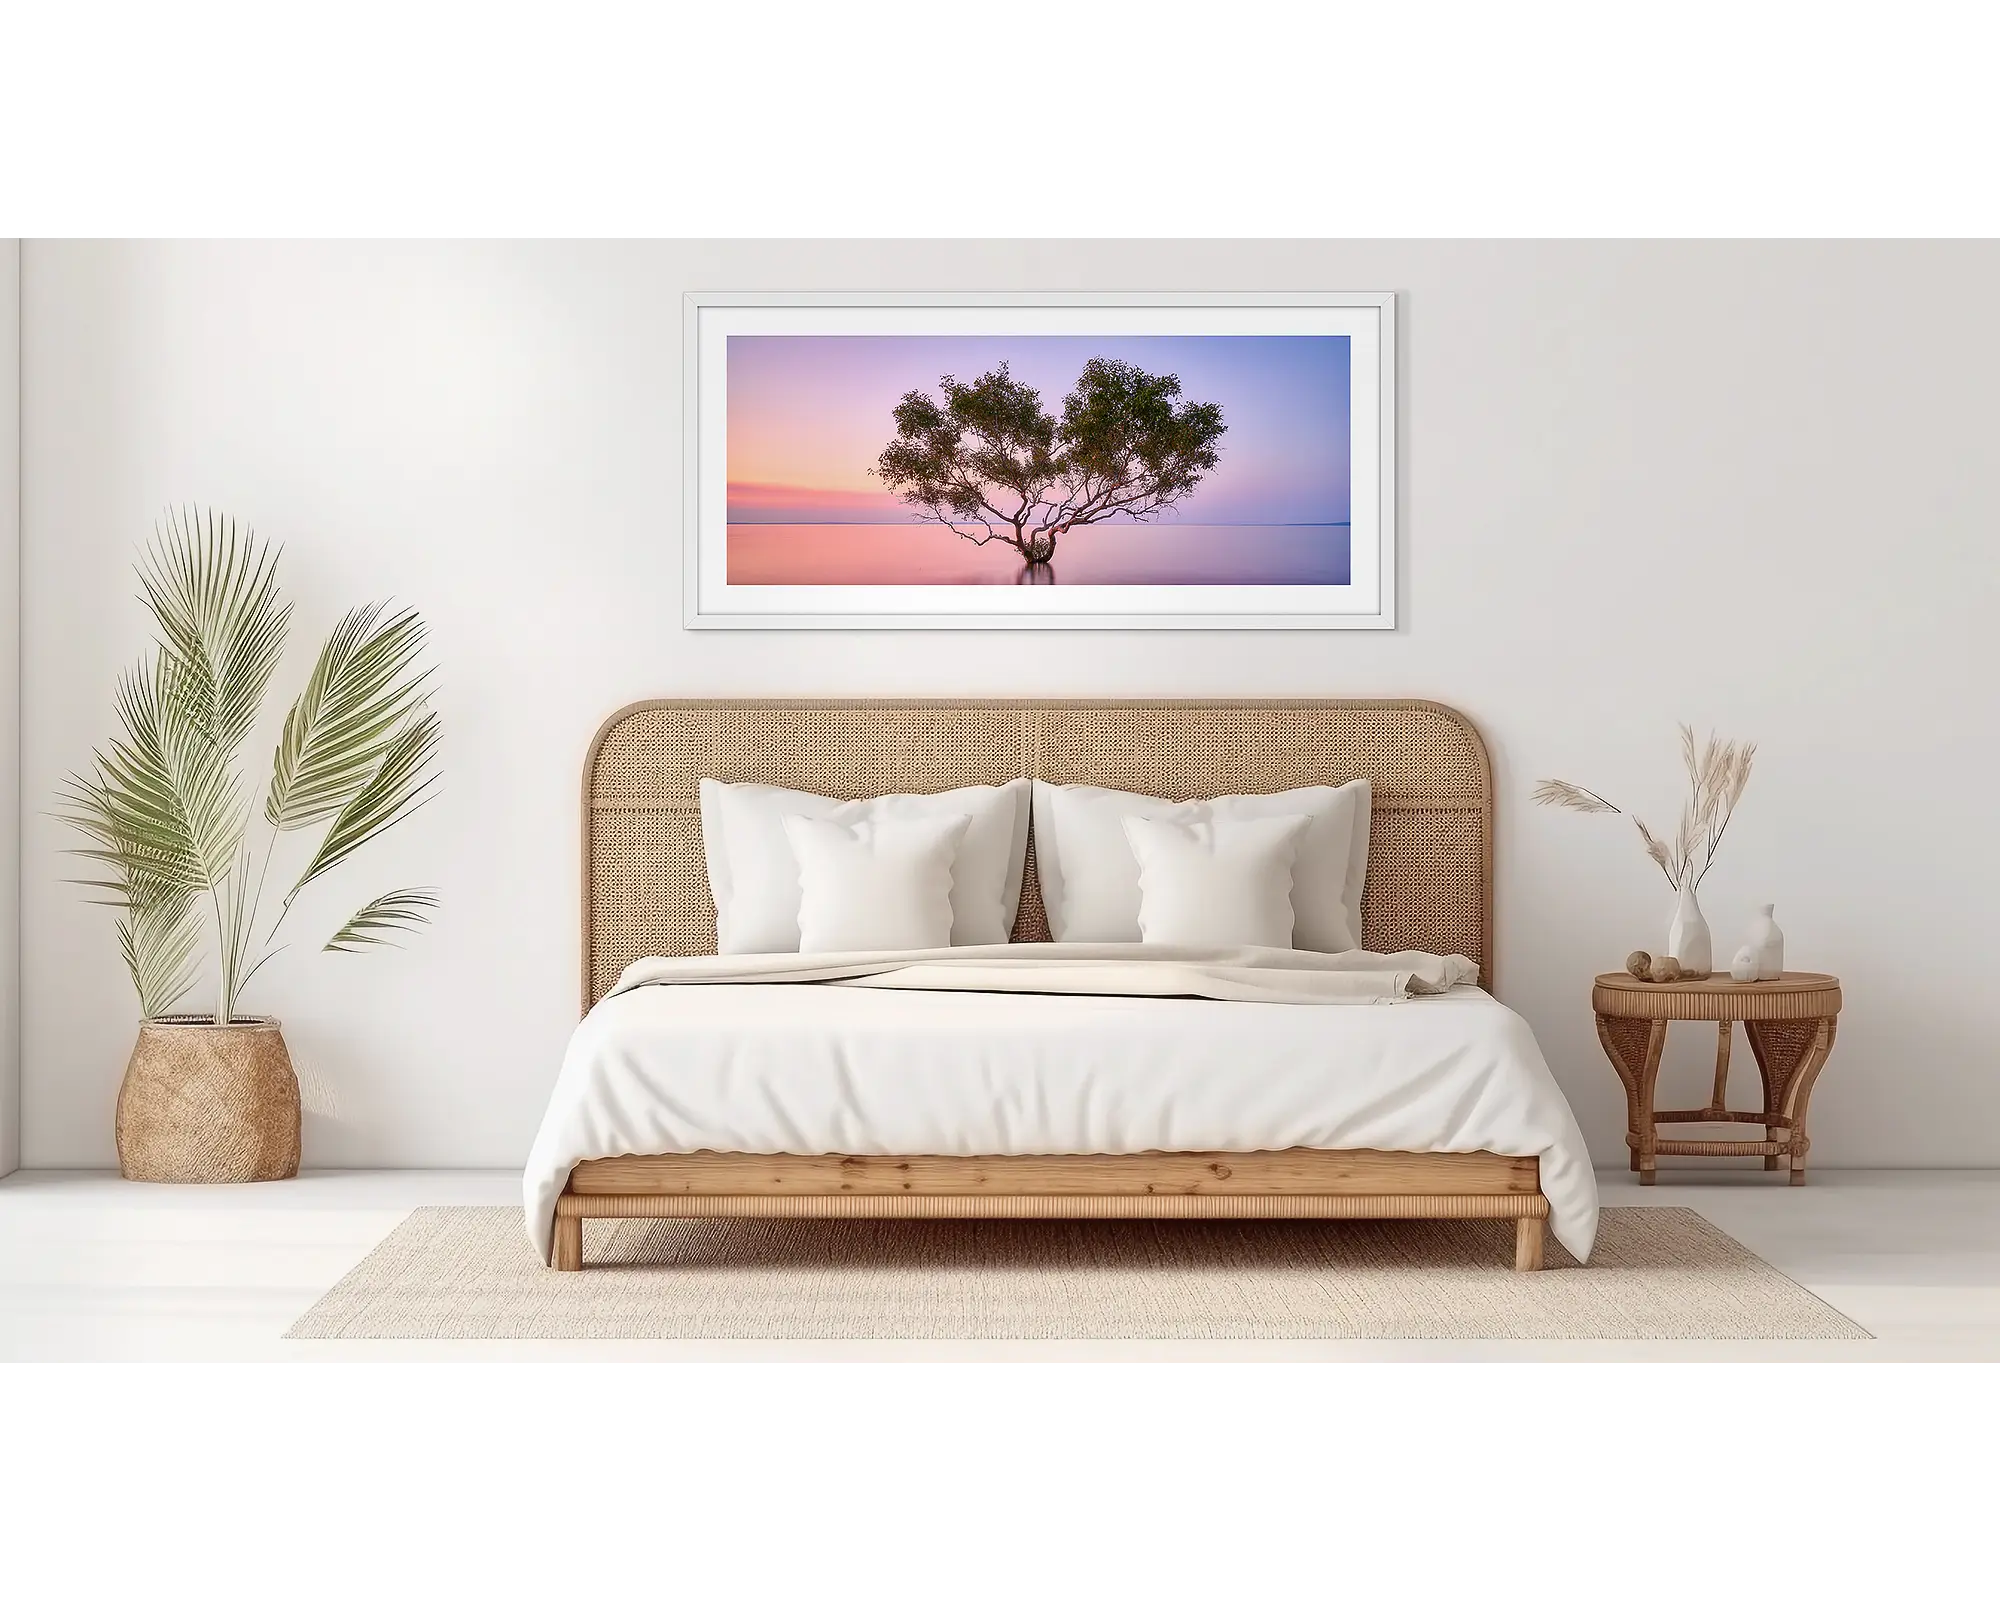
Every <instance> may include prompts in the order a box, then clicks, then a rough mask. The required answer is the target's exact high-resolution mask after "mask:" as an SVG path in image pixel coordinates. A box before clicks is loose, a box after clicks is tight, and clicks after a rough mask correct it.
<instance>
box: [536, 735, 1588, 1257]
mask: <svg viewBox="0 0 2000 1600" xmlns="http://www.w3.org/2000/svg"><path fill="white" fill-rule="evenodd" d="M703 777H713V778H719V779H723V780H725V781H731V782H754V783H766V784H775V785H781V786H785V787H789V788H797V789H805V790H810V791H813V792H816V793H820V794H826V795H831V796H837V797H853V798H860V797H865V796H868V795H873V794H882V793H891V792H922V793H928V792H934V791H938V790H944V789H950V788H955V787H959V786H963V785H969V784H997V783H1002V782H1005V781H1007V780H1008V779H1011V778H1017V777H1035V778H1041V779H1044V780H1046V781H1048V782H1053V783H1063V784H1071V783H1090V784H1098V785H1104V786H1107V787H1115V788H1121V789H1130V790H1136V791H1142V792H1146V793H1151V794H1157V795H1161V796H1164V797H1169V798H1175V799H1180V798H1192V797H1208V796H1213V795H1217V794H1222V793H1230V792H1237V793H1242V792H1273V791H1277V790H1282V789H1289V788H1294V787H1299V786H1302V785H1308V784H1338V783H1343V782H1347V781H1349V780H1351V779H1354V778H1360V777H1365V778H1367V779H1369V780H1370V783H1371V786H1372V789H1373V800H1372V812H1373V818H1372V825H1371V828H1370V832H1369V863H1368V878H1367V892H1366V896H1365V898H1364V901H1363V906H1362V913H1363V943H1364V945H1365V946H1366V948H1367V949H1368V950H1370V951H1391V952H1396V951H1410V952H1417V951H1427V952H1433V953H1436V954H1437V955H1442V956H1460V957H1465V958H1469V960H1470V961H1471V962H1476V963H1477V972H1478V986H1477V987H1473V986H1470V985H1465V984H1461V985H1459V986H1457V987H1454V988H1452V989H1451V990H1450V992H1448V993H1445V994H1440V995H1438V996H1436V997H1435V998H1433V999H1429V1000H1420V1001H1413V1002H1410V1003H1408V1004H1403V1005H1386V1006H1384V1005H1333V1006H1317V1005H1276V1004H1273V1005H1264V1004H1254V1005H1218V1004H1215V1003H1213V1002H1212V1001H1210V1000H1205V999H1200V998H1182V997H1179V996H1180V995H1183V994H1188V993H1193V992H1196V991H1193V990H1179V991H1170V992H1169V995H1168V996H1156V995H1152V994H1150V993H1120V992H1115V990H1116V987H1117V986H1115V985H1114V986H1113V991H1114V992H1079V993H1049V992H1044V993H1034V994H1022V993H996V992H988V991H987V990H985V989H983V988H981V987H980V986H979V985H978V984H962V983H952V984H949V985H946V986H943V987H939V988H933V987H931V986H930V985H927V984H908V985H904V980H902V979H899V978H898V977H897V976H895V975H894V974H893V973H890V974H888V975H886V976H885V975H883V974H882V973H881V972H879V971H878V972H876V973H875V974H874V975H873V977H872V978H871V977H860V978H856V979H854V980H853V982H852V983H851V984H850V983H838V984H827V983H823V982H818V981H806V982H800V981H788V980H790V979H794V978H797V977H798V976H799V975H800V974H798V973H795V972H786V971H783V970H779V971H775V972H762V973H760V972H756V971H753V972H750V973H748V974H733V975H727V981H715V982H710V981H705V980H703V979H701V978H699V977H697V979H696V980H693V981H688V980H684V979H682V978H680V977H670V978H668V979H665V980H663V981H660V982H651V981H646V980H645V978H644V970H645V969H646V968H647V967H653V968H658V969H660V971H661V972H663V973H664V972H668V971H669V969H675V968H687V969H692V970H694V971H695V972H696V973H697V974H701V973H704V972H707V971H709V970H710V967H711V966H712V963H711V964H704V963H702V962H688V961H686V960H677V961H672V960H670V961H666V962H658V961H651V962H649V961H648V959H647V958H658V957H668V958H687V957H713V955H714V951H715V948H716V942H715V911H714V906H713V903H712V900H711V898H710V895H709V890H708V883H707V874H706V868H705V865H704V857H703V849H702V840H701V824H700V811H699V803H698V799H697V785H698V783H699V780H700V779H701V778H703ZM1492 846H1493V796H1492V779H1491V771H1490V767H1489V763H1488V759H1487V755H1486V750H1485V746H1484V744H1483V742H1482V741H1481V739H1480V737H1479V735H1478V733H1477V732H1476V730H1475V729H1474V728H1473V727H1472V725H1471V724H1470V723H1469V722H1468V721H1467V720H1466V719H1465V718H1464V717H1463V716H1461V715H1459V714H1458V713H1457V712H1455V711H1452V710H1450V709H1449V708H1447V707H1444V706H1441V705H1436V704H1432V703H1429V702H1422V701H1407V700H1242V701H1184V700H1174V701H1162V700H1149V701H1073V700H1056V701H1022V700H982V701H935V700H782V701H771V700H757V701H750V700H654V701H646V702H642V703H640V704H637V705H633V706H628V707H626V708H625V709H623V710H621V711H619V712H618V713H616V714H615V715H614V716H612V717H611V718H610V719H609V720H608V721H607V722H606V723H605V724H604V726H603V728H602V729H601V730H600V732H599V733H598V736H597V738H596V739H595V740H594V741H593V743H592V745H591V748H590V751H589V754H588V756H587V758H586V761H585V765H584V779H583V878H582V888H583V921H582V974H581V976H582V1001H583V1007H584V1010H585V1013H586V1015H585V1017H584V1020H583V1022H582V1023H581V1024H580V1026H579V1029H578V1031H577V1035H576V1038H575V1040H573V1042H572V1045H571V1049H570V1052H569V1055H568V1057H567V1058H566V1060H565V1064H564V1068H563V1072H562V1075H561V1076H560V1077H559V1079H558V1082H557V1085H556V1088H555V1091H554V1093H553V1095H552V1098H551V1105H550V1110H549V1114H548V1116H547V1117H546V1118H545V1119H544V1123H543V1126H542V1130H541V1132H540V1134H539V1135H538V1137H537V1141H536V1146H535V1150H534V1152H533V1153H532V1154H531V1157H530V1161H529V1166H528V1171H527V1174H526V1178H525V1185H524V1199H525V1202H526V1206H527V1215H528V1225H529V1232H530V1237H531V1238H532V1239H533V1240H534V1242H535V1243H536V1245H537V1247H538V1248H539V1249H540V1250H541V1251H542V1253H543V1255H544V1259H546V1260H547V1261H548V1262H549V1264H550V1265H551V1266H553V1267H554V1268H556V1269H558V1270H576V1269H578V1268H580V1267H581V1266H583V1264H584V1257H583V1230H582V1224H583V1221H584V1219H585V1218H591V1217H613V1218H616V1217H715V1216H770V1215H785V1216H815V1217H840V1216H869V1217H881V1216H922V1217H981V1216H1010V1217H1020V1216H1030V1217H1035V1216H1041V1217H1155V1218H1169V1217H1231V1218H1260V1217H1331V1218H1358V1217H1465V1218H1491V1219H1494V1220H1495V1222H1496V1224H1497V1225H1499V1226H1502V1227H1505V1226H1507V1225H1509V1224H1511V1228H1512V1233H1513V1240H1514V1252H1513V1260H1514V1265H1515V1267H1516V1268H1518V1269H1521V1270H1533V1269H1536V1268H1539V1267H1540V1266H1541V1265H1542V1263H1543V1249H1544V1247H1543V1235H1544V1229H1545V1226H1546V1225H1547V1224H1548V1222H1549V1220H1550V1217H1551V1197H1552V1196H1553V1197H1554V1198H1555V1201H1556V1205H1557V1214H1556V1219H1555V1220H1556V1226H1557V1231H1558V1236H1559V1237H1561V1238H1562V1239H1563V1241H1564V1243H1565V1244H1566V1245H1567V1246H1568V1247H1569V1248H1570V1249H1571V1251H1572V1253H1573V1254H1575V1255H1577V1256H1578V1258H1579V1259H1582V1258H1583V1257H1584V1256H1586V1255H1587V1254H1588V1250H1589V1245H1590V1238H1591V1235H1592V1233H1593V1232H1594V1227H1595V1215H1596V1197H1595V1188H1594V1183H1593V1181H1592V1179H1591V1175H1590V1167H1589V1162H1588V1158H1587V1155H1586V1154H1585V1152H1584V1150H1583V1145H1582V1139H1581V1136H1580V1134H1579V1133H1578V1132H1577V1130H1576V1125H1575V1121H1574V1118H1573V1117H1572V1116H1571V1115H1570V1113H1569V1108H1568V1106H1567V1104H1566V1103H1565V1102H1564V1101H1563V1098H1562V1095H1561V1092H1560V1090H1559V1089H1558V1088H1557V1087H1556V1085H1555V1083H1554V1080H1553V1079H1552V1078H1551V1077H1550V1076H1549V1074H1548V1069H1547V1067H1546V1064H1545V1063H1544V1062H1543V1061H1542V1059H1541V1055H1540V1052H1539V1050H1538V1049H1537V1048H1536V1046H1535V1043H1534V1039H1533V1035H1532V1033H1531V1032H1529V1030H1528V1029H1527V1026H1526V1024H1525V1023H1523V1022H1522V1021H1521V1019H1520V1018H1519V1017H1517V1016H1516V1015H1515V1014H1514V1013H1513V1012H1511V1011H1509V1010H1507V1008H1505V1007H1504V1006H1502V1005H1500V1004H1499V1003H1498V1002H1497V1001H1496V1000H1494V999H1493V998H1492V995H1491V990H1492V985H1493V979H1494V951H1493V926H1492V922H1493V912H1492V905H1493V876H1492ZM1033 848H1034V842H1033V839H1032V836H1031V837H1030V840H1029V852H1030V854H1029V864H1028V870H1027V871H1026V873H1025V874H1024V877H1023V886H1022V894H1021V903H1020V908H1019V913H1018V916H1017V918H1016V920H1015V924H1014V928H1013V935H1012V938H1013V942H1012V944H1011V945H1010V946H1008V947H1006V948H1005V949H995V950H994V951H992V952H990V953H989V954H990V955H991V956H992V957H993V958H994V963H995V970H997V969H998V966H999V965H1000V964H1001V963H1002V961H1003V958H1007V957H1009V956H1015V957H1026V956H1028V955H1029V954H1030V952H1029V950H1028V949H1027V948H1024V947H1032V946H1037V945H1039V946H1040V947H1041V949H1040V952H1038V953H1037V955H1038V957H1053V956H1056V955H1059V954H1081V955H1089V954H1091V952H1088V951H1082V952H1075V951H1072V950H1071V947H1066V946H1054V945H1049V944H1047V943H1046V941H1047V939H1048V929H1047V922H1046V918H1045V916H1044V913H1043V909H1042V906H1041V900H1040V894H1039V889H1038V885H1037V881H1036V874H1035V871H1034V865H1033ZM1113 953H1114V954H1115V953H1116V952H1113ZM1128 953H1129V952H1128ZM950 955H951V956H952V957H953V958H957V959H963V958H966V957H968V956H971V957H979V956H980V955H981V952H978V951H972V952H966V951H962V950H961V951H955V952H951V953H950ZM1215 959H1216V960H1218V961H1222V962H1224V963H1225V964H1226V963H1227V961H1228V960H1229V959H1230V958H1229V957H1228V956H1227V955H1226V954H1225V953H1217V954H1216V956H1215ZM1354 959H1355V960H1357V961H1359V960H1361V959H1362V958H1358V957H1357V958H1354ZM1367 959H1368V960H1371V961H1373V962H1375V963H1377V964H1378V965H1386V964H1388V963H1389V961H1390V958H1381V957H1376V958H1367ZM794 960H796V958H794ZM1313 960H1314V958H1310V957H1303V956H1302V957H1300V958H1298V963H1297V964H1311V963H1312V962H1313ZM1339 961H1340V958H1337V957H1336V958H1323V959H1322V960H1321V961H1320V963H1319V964H1320V965H1326V964H1328V963H1333V964H1339ZM635 963H638V964H639V966H638V967H636V968H635V966H634V964H635ZM1030 964H1031V965H1035V966H1043V967H1048V968H1050V969H1053V968H1054V967H1055V966H1056V965H1057V963H1055V962H1054V961H1051V960H1043V959H1036V960H1034V961H1032V962H1031V963H1030ZM724 965H725V966H726V960H725V962H724ZM882 965H883V964H881V963H878V964H877V966H878V967H880V966H882ZM1463 965H1464V964H1463V963H1460V966H1461V967H1463ZM628 969H631V971H633V972H638V973H640V977H639V978H638V979H634V978H633V977H631V976H629V975H628ZM1205 970H1209V969H1205ZM621 975H626V986H625V987H624V988H623V989H622V990H621V989H620V979H621ZM804 976H806V977H808V978H811V977H814V976H815V974H814V973H806V974H804ZM1343 981H1344V980H1343ZM1357 981H1358V980H1357ZM746 983H747V985H748V987H745V985H746ZM871 983H872V984H877V985H881V986H879V987H875V986H870V985H871ZM899 985H904V986H899ZM614 991H618V992H616V993H615V996H614ZM607 996H613V998H610V999H608V1000H607V998H606V997H607ZM600 1002H604V1003H602V1004H600ZM1413 1062H1415V1063H1416V1065H1415V1066H1413V1065H1412V1063H1413ZM774 1084H775V1085H779V1086H780V1087H778V1088H774V1087H773V1085H774Z"/></svg>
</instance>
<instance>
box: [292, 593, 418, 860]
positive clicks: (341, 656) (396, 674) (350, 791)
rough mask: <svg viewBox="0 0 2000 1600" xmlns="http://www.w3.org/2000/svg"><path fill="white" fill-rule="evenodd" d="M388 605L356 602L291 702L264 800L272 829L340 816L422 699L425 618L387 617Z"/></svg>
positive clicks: (410, 613) (406, 613)
mask: <svg viewBox="0 0 2000 1600" xmlns="http://www.w3.org/2000/svg"><path fill="white" fill-rule="evenodd" d="M386 609H387V608H386V607H384V606H382V605H369V606H357V607H356V608H355V609H354V610H352V611H350V612H348V613H347V615H346V616H344V617H342V618H341V620H340V623H339V625H338V626H337V627H335V628H334V630H333V632H332V634H331V635H330V636H329V637H328V638H327V641H326V644H325V646H324V647H323V648H322V649H321V650H320V653H319V659H318V661H317V662H315V663H314V665H313V670H312V676H311V677H310V678H308V679H307V680H306V686H305V688H304V689H303V690H301V691H300V693H299V697H298V699H297V700H295V701H293V702H292V708H291V710H290V712H288V713H287V714H286V717H285V728H284V733H283V735H282V736H281V737H280V739H279V740H278V749H277V754H276V756H275V757H274V758H273V761H272V767H271V786H270V791H269V793H268V794H267V796H266V798H265V801H264V818H265V820H266V821H267V822H269V823H270V824H271V826H272V827H274V828H278V829H281V830H286V829H293V828H303V827H307V826H309V825H310V824H312V823H315V822H323V821H325V820H326V819H327V818H329V817H333V816H337V815H338V814H339V813H340V811H341V809H342V807H344V806H345V805H347V803H348V802H349V801H351V800H352V799H353V798H354V797H355V796H356V795H357V794H359V793H360V792H361V789H362V787H363V786H364V785H365V784H366V783H367V782H368V780H369V778H370V777H371V776H372V775H373V773H374V772H375V770H376V768H377V767H378V766H379V765H380V764H381V762H382V758H383V756H384V755H385V754H386V753H387V751H388V748H389V745H390V743H391V741H393V740H394V739H395V737H396V735H397V734H398V732H400V731H401V729H402V727H403V725H404V724H405V723H406V722H407V721H408V720H409V716H410V712H411V710H412V709H413V708H414V707H415V706H416V705H417V704H418V701H419V699H420V696H421V694H422V689H423V685H424V683H425V682H426V680H427V679H428V678H429V677H430V672H429V671H428V670H426V671H423V672H414V673H413V672H412V670H411V669H412V668H413V667H414V666H415V665H416V660H417V656H418V654H419V652H420V651H421V650H422V649H423V646H424V637H425V630H424V623H423V619H422V618H420V617H419V616H418V615H417V614H416V613H415V612H414V611H400V612H397V613H396V614H395V615H393V616H391V617H389V618H387V619H386V620H384V618H383V612H384V611H385V610H386Z"/></svg>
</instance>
